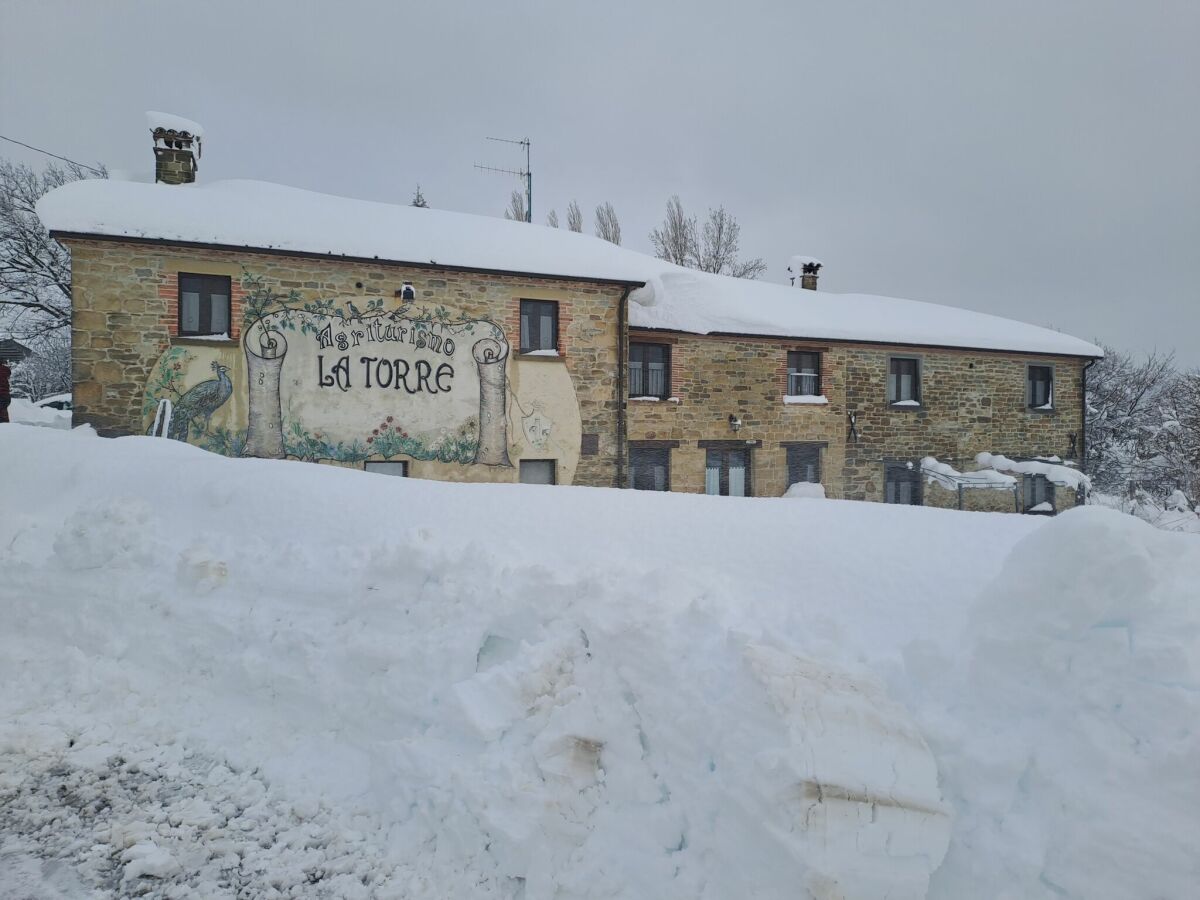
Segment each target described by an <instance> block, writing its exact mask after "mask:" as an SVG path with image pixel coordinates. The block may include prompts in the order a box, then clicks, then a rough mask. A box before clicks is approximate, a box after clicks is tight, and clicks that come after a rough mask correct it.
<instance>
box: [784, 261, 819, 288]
mask: <svg viewBox="0 0 1200 900" xmlns="http://www.w3.org/2000/svg"><path fill="white" fill-rule="evenodd" d="M822 265H823V263H822V262H821V261H820V260H819V259H813V258H812V257H811V256H793V257H792V258H791V259H790V260H789V261H788V274H789V275H790V276H791V278H792V284H793V285H795V284H796V279H797V278H799V279H800V287H802V288H804V289H805V290H808V291H815V290H816V289H817V274H818V273H819V272H820V271H821V266H822Z"/></svg>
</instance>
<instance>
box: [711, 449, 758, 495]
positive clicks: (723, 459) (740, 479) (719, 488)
mask: <svg viewBox="0 0 1200 900" xmlns="http://www.w3.org/2000/svg"><path fill="white" fill-rule="evenodd" d="M704 493H706V494H719V495H720V496H722V497H749V496H750V451H749V450H743V449H732V448H731V449H728V450H726V449H714V448H709V450H708V453H707V455H706V456H705V460H704Z"/></svg>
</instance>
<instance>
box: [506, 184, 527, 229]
mask: <svg viewBox="0 0 1200 900" xmlns="http://www.w3.org/2000/svg"><path fill="white" fill-rule="evenodd" d="M504 218H506V219H512V220H513V221H515V222H524V221H525V195H524V194H523V193H521V192H520V191H513V192H512V196H511V197H509V198H508V209H506V210H505V211H504Z"/></svg>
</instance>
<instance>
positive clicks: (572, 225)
mask: <svg viewBox="0 0 1200 900" xmlns="http://www.w3.org/2000/svg"><path fill="white" fill-rule="evenodd" d="M567 229H568V230H569V231H583V212H582V211H581V210H580V209H579V204H578V203H576V202H575V201H574V200H572V201H571V202H570V204H568V206H567Z"/></svg>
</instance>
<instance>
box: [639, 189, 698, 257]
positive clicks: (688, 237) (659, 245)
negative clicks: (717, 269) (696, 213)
mask: <svg viewBox="0 0 1200 900" xmlns="http://www.w3.org/2000/svg"><path fill="white" fill-rule="evenodd" d="M650 243H651V244H653V245H654V255H655V256H657V257H658V258H659V259H665V260H667V261H668V262H673V263H675V264H676V265H679V266H692V265H693V263H694V261H695V258H696V255H695V247H696V220H695V219H694V218H688V217H687V216H686V215H684V212H683V204H682V203H680V202H679V195H678V194H676V195H675V196H673V197H672V198H671V199H670V200H668V201H667V217H666V218H665V219H663V223H662V226H661V227H659V228H655V229H654V230H653V231H651V232H650Z"/></svg>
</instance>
